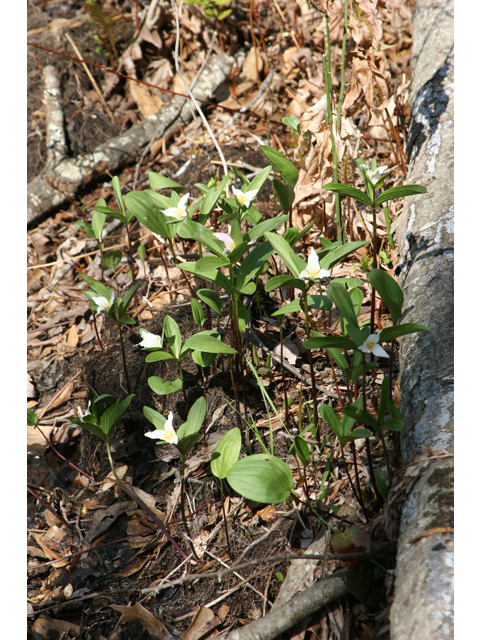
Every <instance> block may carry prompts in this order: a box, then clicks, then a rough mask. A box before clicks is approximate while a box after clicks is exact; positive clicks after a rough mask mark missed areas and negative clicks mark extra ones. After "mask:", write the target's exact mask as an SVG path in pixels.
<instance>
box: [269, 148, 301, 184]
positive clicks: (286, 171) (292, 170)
mask: <svg viewBox="0 0 480 640" xmlns="http://www.w3.org/2000/svg"><path fill="white" fill-rule="evenodd" d="M260 151H261V152H262V153H263V155H264V156H265V157H266V158H267V160H268V161H269V162H271V163H272V164H273V166H274V168H275V169H276V171H278V173H279V174H280V175H281V176H282V178H283V179H284V180H285V182H286V183H287V184H289V185H290V186H291V187H292V188H293V187H295V185H296V184H297V181H298V175H299V173H298V169H297V167H296V166H295V165H294V164H293V162H292V161H291V160H289V159H288V158H287V157H285V156H284V155H283V153H281V152H280V151H277V150H276V149H274V148H273V147H269V146H268V145H262V146H260Z"/></svg>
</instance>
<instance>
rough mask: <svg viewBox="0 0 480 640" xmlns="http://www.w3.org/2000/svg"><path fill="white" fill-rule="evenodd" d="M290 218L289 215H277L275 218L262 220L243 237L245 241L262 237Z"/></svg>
mask: <svg viewBox="0 0 480 640" xmlns="http://www.w3.org/2000/svg"><path fill="white" fill-rule="evenodd" d="M287 220H288V216H286V215H283V216H282V215H281V216H275V217H274V218H267V220H262V221H261V222H259V223H258V224H256V225H255V226H254V227H252V229H250V231H248V233H246V234H245V236H244V237H243V239H244V241H245V242H250V241H251V240H257V238H261V237H262V236H264V235H265V233H266V232H267V231H273V229H276V228H277V227H279V226H280V225H281V224H283V223H284V222H286V221H287Z"/></svg>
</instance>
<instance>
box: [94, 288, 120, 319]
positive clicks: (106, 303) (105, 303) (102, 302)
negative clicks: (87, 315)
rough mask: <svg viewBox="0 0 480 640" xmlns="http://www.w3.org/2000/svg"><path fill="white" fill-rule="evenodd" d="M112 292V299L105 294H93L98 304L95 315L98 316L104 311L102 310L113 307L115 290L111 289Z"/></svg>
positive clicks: (95, 302) (108, 309)
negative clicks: (96, 295)
mask: <svg viewBox="0 0 480 640" xmlns="http://www.w3.org/2000/svg"><path fill="white" fill-rule="evenodd" d="M110 294H111V295H110V300H109V299H108V298H105V296H98V297H95V296H92V300H93V302H94V304H96V305H97V313H96V314H95V317H97V316H98V314H99V313H102V311H110V309H111V308H112V304H113V303H114V302H115V294H114V292H113V291H110Z"/></svg>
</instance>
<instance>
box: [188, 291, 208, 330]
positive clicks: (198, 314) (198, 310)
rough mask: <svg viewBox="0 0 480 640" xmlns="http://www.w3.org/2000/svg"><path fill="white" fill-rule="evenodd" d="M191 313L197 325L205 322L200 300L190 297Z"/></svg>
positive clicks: (199, 325) (200, 325)
mask: <svg viewBox="0 0 480 640" xmlns="http://www.w3.org/2000/svg"><path fill="white" fill-rule="evenodd" d="M190 305H191V307H192V315H193V319H194V321H195V324H196V325H197V327H202V326H203V325H204V323H205V313H204V311H203V307H202V305H201V304H200V302H199V301H198V300H197V299H196V298H190Z"/></svg>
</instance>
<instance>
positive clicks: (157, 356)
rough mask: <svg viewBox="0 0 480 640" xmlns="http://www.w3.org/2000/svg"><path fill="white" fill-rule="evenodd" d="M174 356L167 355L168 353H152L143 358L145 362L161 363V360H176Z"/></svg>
mask: <svg viewBox="0 0 480 640" xmlns="http://www.w3.org/2000/svg"><path fill="white" fill-rule="evenodd" d="M176 359H177V358H175V356H174V355H172V354H171V353H168V351H161V350H159V351H152V352H151V353H149V354H148V356H147V357H146V358H145V362H162V361H163V360H176Z"/></svg>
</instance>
